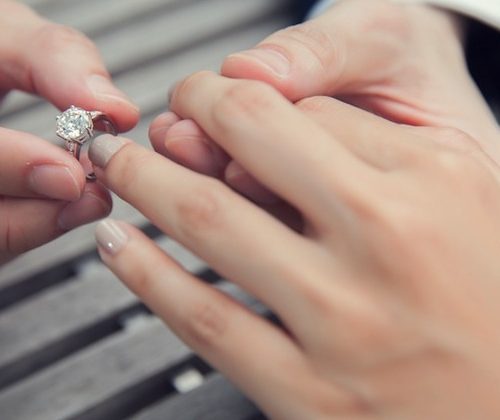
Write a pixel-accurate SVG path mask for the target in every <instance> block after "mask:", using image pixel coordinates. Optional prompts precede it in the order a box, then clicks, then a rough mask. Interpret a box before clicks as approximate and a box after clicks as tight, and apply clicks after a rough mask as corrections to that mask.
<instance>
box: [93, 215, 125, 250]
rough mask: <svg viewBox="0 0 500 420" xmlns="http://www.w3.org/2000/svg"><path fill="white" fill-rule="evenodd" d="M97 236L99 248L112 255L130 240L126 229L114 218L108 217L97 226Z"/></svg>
mask: <svg viewBox="0 0 500 420" xmlns="http://www.w3.org/2000/svg"><path fill="white" fill-rule="evenodd" d="M95 238H96V241H97V244H98V245H99V248H101V249H102V250H104V251H105V252H107V253H108V254H110V255H116V254H118V252H120V251H121V250H122V248H123V247H124V246H125V244H126V243H127V241H128V236H127V234H126V233H125V231H124V230H123V229H122V228H121V227H120V226H119V225H118V223H116V221H114V220H113V219H106V220H103V221H102V222H99V224H98V225H97V227H96V230H95Z"/></svg>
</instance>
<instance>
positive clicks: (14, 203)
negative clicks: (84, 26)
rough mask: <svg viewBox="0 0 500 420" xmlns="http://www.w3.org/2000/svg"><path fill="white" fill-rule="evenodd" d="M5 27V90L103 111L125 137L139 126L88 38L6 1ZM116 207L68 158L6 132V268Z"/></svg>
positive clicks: (1, 144)
mask: <svg viewBox="0 0 500 420" xmlns="http://www.w3.org/2000/svg"><path fill="white" fill-rule="evenodd" d="M0 28H1V33H2V36H1V37H0V92H2V93H3V94H6V93H7V92H9V91H10V90H14V89H19V90H23V91H26V92H29V93H34V94H37V95H40V96H42V97H43V98H45V99H47V100H48V101H50V102H51V103H53V104H54V105H55V106H57V107H58V108H61V109H63V108H67V107H69V106H70V105H71V104H75V105H78V106H81V107H83V108H86V109H91V110H100V111H103V112H105V113H107V114H108V115H110V116H111V117H112V118H113V120H115V121H116V124H117V126H118V129H119V130H120V131H125V130H128V129H130V128H132V127H133V126H134V125H135V124H136V123H137V120H138V117H139V114H138V110H137V108H136V107H135V106H134V105H132V104H131V102H130V101H129V100H128V99H127V98H126V97H125V95H124V94H123V93H122V92H120V91H119V90H118V89H117V88H116V87H114V86H113V84H112V83H111V81H110V77H109V74H108V73H107V71H106V69H105V67H104V65H103V63H102V61H101V58H100V56H99V54H98V52H97V50H96V48H95V46H94V45H93V44H92V43H91V41H90V40H88V39H87V38H86V37H85V36H83V35H82V34H80V33H78V32H76V31H75V30H73V29H70V28H67V27H63V26H60V25H56V24H53V23H50V22H47V21H46V20H44V19H42V18H41V17H40V16H38V15H36V14H35V13H34V12H33V11H32V10H31V9H29V8H28V7H26V6H24V5H22V4H19V3H18V2H14V1H7V0H4V1H2V2H0ZM110 209H111V201H110V197H109V194H108V192H107V191H106V190H105V189H104V188H103V187H101V186H99V185H98V184H88V185H85V175H84V173H83V170H82V168H81V166H80V164H79V163H78V162H77V161H76V160H75V159H74V158H73V157H72V156H70V154H69V153H67V152H66V151H64V150H62V149H61V148H58V147H56V146H54V145H52V144H50V143H48V142H46V141H44V140H42V139H41V138H38V137H36V136H33V135H30V134H27V133H22V132H15V131H12V130H7V129H4V128H0V263H2V262H5V261H7V260H9V259H11V258H13V257H15V256H16V255H18V254H20V253H22V252H24V251H26V250H28V249H31V248H34V247H36V246H38V245H41V244H43V243H45V242H47V241H49V240H51V239H53V238H55V237H56V236H59V235H60V234H62V233H64V232H66V231H67V230H69V229H72V228H74V227H76V226H79V225H81V224H84V223H88V222H90V221H93V220H96V219H98V218H101V217H104V216H105V215H106V214H108V213H109V211H110Z"/></svg>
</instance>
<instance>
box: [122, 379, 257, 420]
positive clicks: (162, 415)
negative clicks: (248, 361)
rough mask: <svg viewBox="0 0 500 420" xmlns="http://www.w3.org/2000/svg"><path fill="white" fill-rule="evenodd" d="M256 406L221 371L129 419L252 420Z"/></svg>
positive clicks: (255, 415)
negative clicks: (194, 387) (188, 389)
mask: <svg viewBox="0 0 500 420" xmlns="http://www.w3.org/2000/svg"><path fill="white" fill-rule="evenodd" d="M257 416H259V410H258V409H257V407H256V406H255V405H254V404H253V403H252V402H251V401H249V400H248V399H247V398H246V397H245V396H244V395H243V394H241V392H240V391H239V390H238V389H237V388H236V387H235V386H234V385H232V384H231V383H230V382H229V381H228V380H227V379H225V378H224V377H223V376H222V375H220V374H214V375H212V376H211V377H210V378H208V379H207V380H206V382H205V383H203V385H201V386H200V387H198V388H196V389H194V390H193V391H190V392H188V393H186V394H179V395H176V396H175V397H173V398H168V399H165V400H163V401H161V402H159V403H157V404H155V405H154V406H152V407H148V408H147V409H145V410H143V411H142V412H140V413H138V414H137V415H136V416H134V417H132V418H131V419H130V420H167V419H172V420H173V419H175V420H223V419H228V420H229V419H230V420H251V419H253V418H255V417H257Z"/></svg>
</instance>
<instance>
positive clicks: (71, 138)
mask: <svg viewBox="0 0 500 420" xmlns="http://www.w3.org/2000/svg"><path fill="white" fill-rule="evenodd" d="M56 121H57V130H56V134H57V135H58V136H59V137H60V138H62V139H63V140H64V141H65V147H66V150H68V152H70V153H71V154H72V155H73V156H74V157H75V158H76V159H78V160H80V154H81V151H82V147H83V145H84V144H85V143H87V142H90V141H91V140H92V139H93V138H94V132H95V131H100V132H105V133H109V134H112V135H114V136H116V134H117V130H116V127H115V125H114V123H113V121H112V120H111V118H109V117H108V116H107V115H106V114H105V113H103V112H100V111H86V110H84V109H82V108H78V107H76V106H73V105H72V106H71V107H70V108H69V109H67V110H66V111H64V112H63V113H61V114H59V115H58V116H57V117H56ZM87 180H89V181H93V180H95V175H94V173H89V174H88V175H87Z"/></svg>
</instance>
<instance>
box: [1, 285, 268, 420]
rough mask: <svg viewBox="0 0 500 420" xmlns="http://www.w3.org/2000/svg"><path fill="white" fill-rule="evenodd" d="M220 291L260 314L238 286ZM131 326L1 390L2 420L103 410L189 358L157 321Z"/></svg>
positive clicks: (144, 320) (142, 320)
mask: <svg viewBox="0 0 500 420" xmlns="http://www.w3.org/2000/svg"><path fill="white" fill-rule="evenodd" d="M220 287H221V289H222V290H224V291H225V292H226V293H229V294H230V295H231V296H234V297H235V298H237V299H239V300H240V301H242V302H243V303H245V304H248V305H250V306H251V307H253V308H256V309H255V310H257V311H260V310H261V309H260V308H261V306H260V305H259V304H258V303H257V302H256V301H255V300H254V299H253V298H251V297H250V296H248V295H246V294H245V293H243V292H242V291H241V289H239V288H237V287H236V286H234V285H232V284H230V283H225V284H223V285H221V286H220ZM129 325H130V328H127V329H125V330H124V331H123V332H121V333H118V334H114V335H112V336H110V337H109V338H107V339H105V340H102V341H100V342H98V343H96V344H95V345H94V346H92V347H90V348H86V349H83V350H82V351H81V352H79V353H76V354H74V355H73V356H70V357H68V358H66V359H63V360H61V361H60V362H58V363H57V364H55V365H52V366H51V367H50V369H46V370H44V371H40V372H38V373H36V374H35V375H33V376H31V377H29V378H27V379H26V380H24V381H22V382H19V383H17V384H14V385H13V386H11V387H10V388H7V389H5V390H3V391H0V407H2V420H32V419H35V418H36V419H37V420H53V419H56V418H57V419H59V418H73V417H75V416H77V415H78V414H79V413H85V412H87V411H88V410H89V409H91V408H92V407H96V406H101V407H103V405H105V401H106V400H112V399H113V398H114V397H115V396H116V395H117V394H119V393H123V392H126V390H127V389H130V388H131V387H133V386H134V385H135V384H140V383H141V382H144V381H146V380H147V379H148V378H150V377H153V376H155V375H156V374H157V373H158V372H161V371H162V370H165V369H166V368H167V367H174V366H175V365H176V364H179V363H181V362H182V361H183V360H185V359H186V357H187V356H188V355H189V350H188V349H187V348H186V347H185V346H184V345H183V344H182V343H181V342H180V341H179V340H178V339H177V338H176V337H175V336H174V335H173V334H172V333H171V332H170V331H169V330H168V329H166V328H165V327H164V325H163V324H162V323H161V322H160V321H159V320H158V319H157V318H154V317H147V318H140V319H139V321H135V322H131V323H130V324H129ZM27 396H29V398H27ZM103 411H105V407H104V408H101V412H103ZM94 418H107V417H94Z"/></svg>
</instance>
